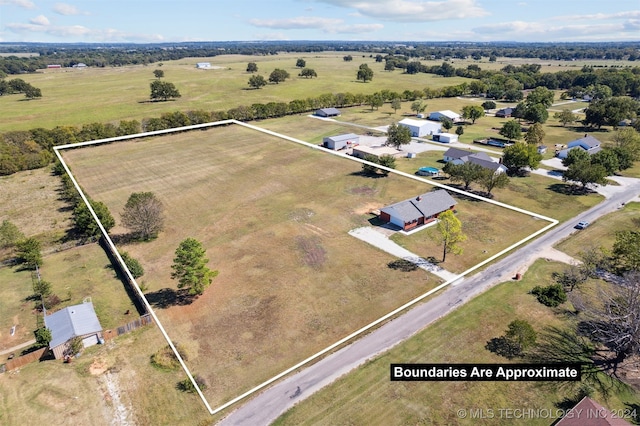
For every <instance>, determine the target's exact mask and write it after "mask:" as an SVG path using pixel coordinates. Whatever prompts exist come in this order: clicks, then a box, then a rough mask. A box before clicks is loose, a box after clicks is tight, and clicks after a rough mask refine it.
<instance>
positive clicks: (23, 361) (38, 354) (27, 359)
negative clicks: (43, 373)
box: [0, 348, 49, 371]
mask: <svg viewBox="0 0 640 426" xmlns="http://www.w3.org/2000/svg"><path fill="white" fill-rule="evenodd" d="M48 352H49V348H41V349H38V350H37V351H33V352H31V353H28V354H26V355H22V356H19V357H18V358H13V359H10V360H9V361H7V362H6V363H5V365H4V369H5V371H10V370H15V369H16V368H20V367H22V366H23V365H27V364H29V363H31V362H36V361H39V360H40V359H41V358H44V357H45V356H46V355H47V353H48ZM0 371H1V370H0Z"/></svg>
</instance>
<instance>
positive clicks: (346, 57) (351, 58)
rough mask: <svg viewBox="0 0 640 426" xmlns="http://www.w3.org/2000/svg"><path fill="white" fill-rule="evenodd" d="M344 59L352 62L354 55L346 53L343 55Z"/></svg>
mask: <svg viewBox="0 0 640 426" xmlns="http://www.w3.org/2000/svg"><path fill="white" fill-rule="evenodd" d="M342 59H343V60H344V61H345V62H351V61H353V56H351V55H346V56H343V57H342Z"/></svg>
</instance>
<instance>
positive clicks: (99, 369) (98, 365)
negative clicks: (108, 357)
mask: <svg viewBox="0 0 640 426" xmlns="http://www.w3.org/2000/svg"><path fill="white" fill-rule="evenodd" d="M108 369H109V366H108V365H107V362H106V361H105V360H104V359H102V358H96V359H94V360H93V362H92V363H91V365H90V366H89V373H90V374H91V375H92V376H99V375H100V374H103V373H104V372H105V371H107V370H108Z"/></svg>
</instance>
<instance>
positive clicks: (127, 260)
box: [120, 251, 144, 278]
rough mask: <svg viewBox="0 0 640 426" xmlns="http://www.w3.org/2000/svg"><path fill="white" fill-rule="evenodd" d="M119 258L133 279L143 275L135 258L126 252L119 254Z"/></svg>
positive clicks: (141, 268) (140, 266) (142, 270)
mask: <svg viewBox="0 0 640 426" xmlns="http://www.w3.org/2000/svg"><path fill="white" fill-rule="evenodd" d="M120 257H122V260H123V261H124V264H125V265H127V269H128V270H129V272H131V275H133V278H140V277H141V276H143V275H144V268H143V267H142V265H141V264H140V262H138V260H137V259H136V258H135V257H132V256H131V255H130V254H129V253H127V252H126V251H125V252H122V253H120Z"/></svg>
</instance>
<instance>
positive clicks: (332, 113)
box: [315, 108, 340, 117]
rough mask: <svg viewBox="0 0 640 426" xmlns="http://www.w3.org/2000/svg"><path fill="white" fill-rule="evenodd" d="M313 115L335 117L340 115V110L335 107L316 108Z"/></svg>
mask: <svg viewBox="0 0 640 426" xmlns="http://www.w3.org/2000/svg"><path fill="white" fill-rule="evenodd" d="M315 115H317V116H318V117H337V116H339V115H340V110H339V109H337V108H320V109H319V110H316V112H315Z"/></svg>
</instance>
